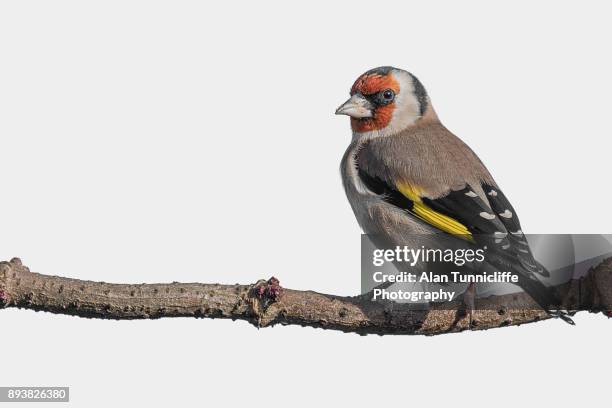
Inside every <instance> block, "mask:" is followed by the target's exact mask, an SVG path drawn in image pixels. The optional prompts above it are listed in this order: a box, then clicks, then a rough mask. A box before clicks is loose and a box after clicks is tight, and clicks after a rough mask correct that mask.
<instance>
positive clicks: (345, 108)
mask: <svg viewBox="0 0 612 408" xmlns="http://www.w3.org/2000/svg"><path fill="white" fill-rule="evenodd" d="M373 109H374V106H372V104H371V103H370V101H368V100H367V99H366V98H364V97H363V95H361V94H358V93H357V94H355V95H353V96H351V97H350V98H349V100H348V101H346V102H344V103H343V104H342V105H340V107H339V108H338V109H336V115H348V116H350V117H352V118H371V117H372V110H373Z"/></svg>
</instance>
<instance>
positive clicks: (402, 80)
mask: <svg viewBox="0 0 612 408" xmlns="http://www.w3.org/2000/svg"><path fill="white" fill-rule="evenodd" d="M428 111H431V113H432V114H433V115H435V113H433V110H432V109H431V106H430V103H429V98H428V96H427V92H426V91H425V88H424V87H423V85H422V84H421V82H420V81H419V80H418V79H417V78H416V77H415V76H414V75H412V74H411V73H409V72H407V71H404V70H401V69H398V68H393V67H379V68H374V69H371V70H369V71H367V72H366V73H364V74H363V75H361V76H360V77H359V78H357V80H356V81H355V83H354V84H353V86H352V87H351V97H350V98H349V99H348V100H347V101H346V102H345V103H343V104H342V105H341V106H340V107H339V108H338V109H337V110H336V115H348V116H350V117H351V127H352V128H353V133H354V134H355V135H356V136H361V135H365V134H375V135H379V136H388V135H393V134H396V133H398V132H400V131H402V130H404V129H406V128H407V127H409V126H411V125H413V124H414V123H415V122H417V121H418V120H419V119H421V118H422V117H423V116H425V115H426V114H427V113H428Z"/></svg>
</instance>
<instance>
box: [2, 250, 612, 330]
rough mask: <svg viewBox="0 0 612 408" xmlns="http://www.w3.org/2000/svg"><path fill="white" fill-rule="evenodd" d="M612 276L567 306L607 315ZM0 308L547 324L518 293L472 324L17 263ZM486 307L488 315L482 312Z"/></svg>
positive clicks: (454, 312)
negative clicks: (88, 277) (50, 271)
mask: <svg viewBox="0 0 612 408" xmlns="http://www.w3.org/2000/svg"><path fill="white" fill-rule="evenodd" d="M611 271H612V259H608V260H606V261H604V262H603V263H601V264H600V265H599V266H597V267H596V268H594V269H592V270H591V271H590V273H589V274H588V275H587V276H586V277H584V278H582V279H579V280H572V281H571V282H570V283H569V284H568V285H566V286H565V287H564V288H560V289H559V290H561V289H563V291H562V292H563V293H565V303H566V304H568V305H570V304H571V305H578V306H579V308H580V309H583V310H588V311H590V312H601V311H603V312H604V314H606V315H609V312H607V311H608V310H612V273H611ZM568 286H569V287H568ZM517 302H519V303H521V304H525V303H523V302H530V303H529V304H531V305H533V307H532V308H528V309H527V310H525V309H522V310H514V309H512V308H511V307H506V306H508V305H510V306H511V305H512V304H513V303H517ZM499 305H504V306H502V307H500V306H499ZM0 307H18V308H24V309H32V310H37V311H46V312H51V313H60V314H69V315H75V316H81V317H89V318H102V319H156V318H161V317H200V318H230V319H234V320H235V319H242V320H247V321H249V322H251V323H253V324H254V325H256V326H257V327H267V326H271V325H274V324H277V323H280V324H297V325H301V326H311V327H321V328H326V329H334V330H342V331H345V332H355V333H360V334H367V333H377V334H426V335H434V334H442V333H450V332H459V331H463V330H467V329H472V330H482V329H490V328H494V327H502V326H510V325H519V324H524V323H530V322H534V321H538V320H543V319H547V318H549V316H548V315H547V314H546V313H545V312H544V311H542V310H539V309H538V308H537V306H536V305H535V303H534V302H532V301H531V300H530V299H529V298H528V297H527V296H526V295H522V294H518V295H508V296H493V297H490V298H487V299H478V300H477V309H478V310H476V311H475V312H474V315H473V321H472V324H471V325H470V322H469V319H468V317H467V315H466V314H465V313H462V312H461V309H462V305H461V303H457V302H452V303H445V304H440V305H434V306H433V307H432V308H431V309H430V310H428V311H415V310H411V309H410V308H409V307H407V306H405V305H400V304H396V303H381V302H371V301H369V300H368V299H367V298H365V297H363V296H356V297H340V296H333V295H325V294H321V293H316V292H312V291H298V290H290V289H285V288H281V287H280V286H279V285H278V281H277V280H276V279H274V278H272V279H270V280H268V281H263V280H261V281H258V282H257V283H255V284H252V285H220V284H203V283H176V282H175V283H168V284H159V283H153V284H136V285H133V284H112V283H104V282H92V281H83V280H78V279H70V278H62V277H58V276H49V275H42V274H38V273H33V272H30V271H29V269H28V268H27V267H26V266H24V265H22V263H21V261H20V260H19V259H17V258H14V259H12V260H11V261H10V262H0ZM487 308H488V309H491V310H483V309H487ZM559 324H564V323H563V322H561V321H559Z"/></svg>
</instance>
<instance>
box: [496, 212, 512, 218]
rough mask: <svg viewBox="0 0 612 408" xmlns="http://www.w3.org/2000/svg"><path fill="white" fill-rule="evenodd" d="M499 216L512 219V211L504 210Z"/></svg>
mask: <svg viewBox="0 0 612 408" xmlns="http://www.w3.org/2000/svg"><path fill="white" fill-rule="evenodd" d="M499 216H500V217H504V218H512V211H510V210H506V211H504V212H503V213H499Z"/></svg>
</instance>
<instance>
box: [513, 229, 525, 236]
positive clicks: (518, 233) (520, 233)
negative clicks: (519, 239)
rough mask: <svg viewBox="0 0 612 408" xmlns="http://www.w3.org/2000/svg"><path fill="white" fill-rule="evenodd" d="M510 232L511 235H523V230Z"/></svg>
mask: <svg viewBox="0 0 612 408" xmlns="http://www.w3.org/2000/svg"><path fill="white" fill-rule="evenodd" d="M511 234H512V235H523V231H521V230H518V231H514V232H511Z"/></svg>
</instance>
